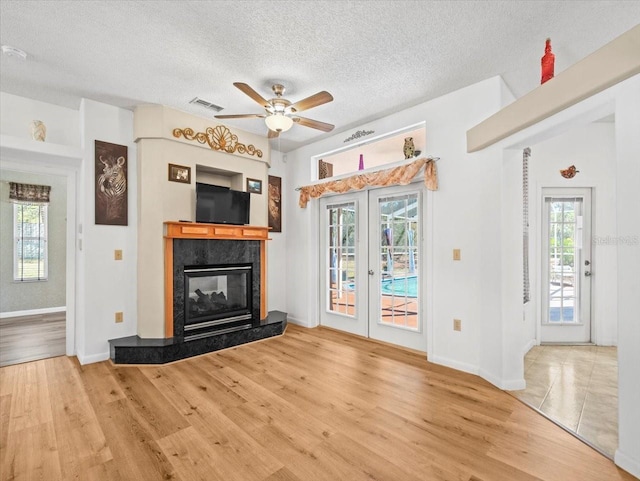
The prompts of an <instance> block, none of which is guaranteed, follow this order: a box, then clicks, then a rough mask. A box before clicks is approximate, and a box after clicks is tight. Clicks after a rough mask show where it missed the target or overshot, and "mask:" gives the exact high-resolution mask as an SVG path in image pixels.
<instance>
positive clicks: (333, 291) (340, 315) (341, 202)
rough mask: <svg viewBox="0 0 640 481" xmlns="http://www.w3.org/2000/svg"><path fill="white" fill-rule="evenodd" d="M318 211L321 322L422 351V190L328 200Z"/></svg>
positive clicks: (424, 346)
mask: <svg viewBox="0 0 640 481" xmlns="http://www.w3.org/2000/svg"><path fill="white" fill-rule="evenodd" d="M320 209H321V219H322V228H321V236H322V240H321V245H322V255H321V256H320V257H321V272H322V273H323V274H322V282H321V285H322V288H321V289H322V294H321V302H322V303H323V305H322V306H321V309H320V322H321V324H322V325H325V326H328V327H332V328H335V329H341V330H344V331H347V332H351V333H354V334H358V335H361V336H366V337H371V338H373V339H378V340H381V341H385V342H390V343H393V344H398V345H401V346H405V347H409V348H412V349H417V350H420V351H426V350H427V342H426V329H424V325H423V316H422V315H421V302H420V296H419V293H420V292H423V284H422V275H421V270H422V265H423V262H422V192H421V189H420V188H417V187H411V186H400V187H391V188H384V189H376V190H370V191H368V192H359V193H356V194H347V195H341V196H335V197H329V198H325V199H322V200H321V202H320Z"/></svg>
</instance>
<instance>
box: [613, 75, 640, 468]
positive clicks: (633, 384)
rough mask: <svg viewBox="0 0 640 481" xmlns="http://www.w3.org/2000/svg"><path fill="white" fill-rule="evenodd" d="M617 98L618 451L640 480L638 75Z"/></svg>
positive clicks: (622, 87) (624, 464)
mask: <svg viewBox="0 0 640 481" xmlns="http://www.w3.org/2000/svg"><path fill="white" fill-rule="evenodd" d="M617 90H618V91H617V96H616V111H615V112H616V126H615V129H616V152H617V166H616V170H617V172H616V182H617V192H616V193H617V198H616V211H617V216H616V222H617V238H618V242H617V244H618V245H617V250H618V400H619V405H618V419H619V423H618V450H617V451H616V455H615V461H616V464H618V465H619V466H621V467H622V468H624V469H626V470H627V471H629V472H630V473H631V474H633V475H634V476H636V477H639V478H640V409H638V406H640V381H639V374H638V368H639V367H640V322H639V319H640V213H639V209H640V188H639V186H640V115H639V114H638V112H640V75H636V76H635V77H634V78H632V79H630V80H629V81H626V82H624V83H623V84H622V85H620V86H619V88H618V89H617Z"/></svg>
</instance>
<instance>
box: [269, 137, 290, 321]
mask: <svg viewBox="0 0 640 481" xmlns="http://www.w3.org/2000/svg"><path fill="white" fill-rule="evenodd" d="M286 157H288V156H286V155H284V156H283V154H282V152H278V151H276V150H272V151H271V167H270V168H269V170H268V172H267V174H268V175H272V176H276V177H280V178H282V186H283V187H284V186H285V185H286V172H287V159H286ZM268 190H269V189H268V187H267V186H266V184H265V185H264V186H263V195H268ZM284 195H285V194H284V190H283V200H282V202H283V204H282V205H283V206H284V205H285V201H284ZM286 195H287V196H288V195H290V194H289V192H287V193H286ZM294 197H295V196H294ZM288 229H289V224H288V219H287V215H286V213H285V212H283V213H282V232H269V237H270V238H271V240H270V241H268V242H267V281H268V282H267V299H268V302H267V306H269V310H270V311H283V312H287V289H286V288H285V287H286V280H287V257H288V254H287V242H286V239H287V234H288Z"/></svg>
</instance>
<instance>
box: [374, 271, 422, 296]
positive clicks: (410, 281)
mask: <svg viewBox="0 0 640 481" xmlns="http://www.w3.org/2000/svg"><path fill="white" fill-rule="evenodd" d="M380 291H381V293H382V294H386V295H389V296H390V295H395V296H407V297H418V276H407V277H394V278H393V279H382V285H381V286H380Z"/></svg>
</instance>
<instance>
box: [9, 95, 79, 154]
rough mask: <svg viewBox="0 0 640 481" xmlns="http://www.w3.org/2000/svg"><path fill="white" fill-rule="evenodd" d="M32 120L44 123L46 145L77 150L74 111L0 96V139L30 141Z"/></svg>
mask: <svg viewBox="0 0 640 481" xmlns="http://www.w3.org/2000/svg"><path fill="white" fill-rule="evenodd" d="M33 120H41V121H42V122H44V124H45V126H46V128H47V137H46V139H45V141H46V142H48V143H52V144H61V145H69V146H73V147H79V146H80V137H79V135H78V132H79V131H80V120H79V114H78V111H77V110H73V109H68V108H65V107H59V106H57V105H52V104H48V103H46V102H40V101H38V100H32V99H27V98H24V97H18V96H17V95H11V94H8V93H6V92H0V132H2V134H3V135H11V136H13V137H19V138H24V139H31V121H33Z"/></svg>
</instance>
